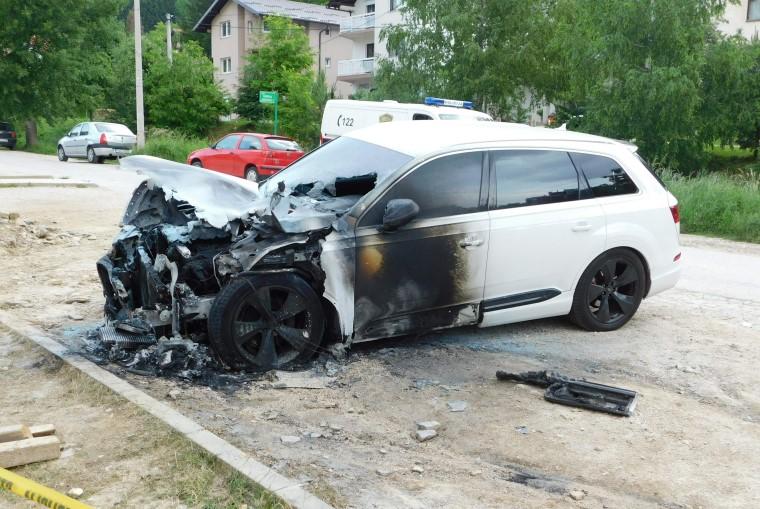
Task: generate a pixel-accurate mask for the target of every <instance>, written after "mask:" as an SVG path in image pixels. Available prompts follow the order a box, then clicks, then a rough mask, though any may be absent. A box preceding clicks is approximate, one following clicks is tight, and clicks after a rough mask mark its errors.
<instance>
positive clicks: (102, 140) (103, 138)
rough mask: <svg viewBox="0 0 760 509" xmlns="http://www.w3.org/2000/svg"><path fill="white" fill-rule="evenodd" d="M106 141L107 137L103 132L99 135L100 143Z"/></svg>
mask: <svg viewBox="0 0 760 509" xmlns="http://www.w3.org/2000/svg"><path fill="white" fill-rule="evenodd" d="M106 143H108V138H107V137H106V133H103V134H101V135H100V144H101V145H105V144H106Z"/></svg>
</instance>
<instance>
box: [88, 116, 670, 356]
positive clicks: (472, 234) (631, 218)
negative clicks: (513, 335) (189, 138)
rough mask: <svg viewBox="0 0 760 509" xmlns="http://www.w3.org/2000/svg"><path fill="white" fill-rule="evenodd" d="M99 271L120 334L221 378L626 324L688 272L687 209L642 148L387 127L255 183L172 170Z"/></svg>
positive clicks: (492, 126) (416, 125) (147, 164)
mask: <svg viewBox="0 0 760 509" xmlns="http://www.w3.org/2000/svg"><path fill="white" fill-rule="evenodd" d="M122 166H124V167H128V168H133V169H138V170H140V171H142V172H143V173H144V174H146V175H147V176H148V177H149V179H148V181H147V182H144V183H143V184H142V185H141V186H140V187H139V188H138V189H137V190H136V191H135V194H134V197H133V198H132V200H131V202H130V204H129V206H128V209H127V212H126V214H125V217H124V226H123V229H122V231H121V233H120V235H119V236H118V237H117V238H116V240H115V242H114V244H113V248H112V250H111V252H110V253H108V255H106V256H104V257H103V258H102V259H101V260H100V261H99V262H98V270H99V273H100V277H101V280H102V283H103V287H104V290H105V296H106V306H105V310H106V314H107V316H108V317H109V320H110V321H111V323H116V324H119V323H122V324H128V326H127V328H126V329H123V330H129V329H130V328H132V329H135V328H136V329H135V330H141V331H150V333H151V334H155V335H165V336H171V335H173V336H175V337H178V336H182V337H192V338H195V339H197V340H198V341H205V340H208V342H209V343H210V345H211V347H212V349H213V350H214V351H215V352H216V353H217V355H218V356H219V358H221V359H222V360H223V361H224V362H225V363H226V364H227V365H229V366H231V367H233V368H236V369H240V368H255V369H268V368H271V367H282V366H285V365H289V364H293V363H298V362H300V361H303V360H305V359H307V358H308V357H310V356H311V355H312V354H313V353H314V352H315V351H316V349H317V348H318V347H319V346H320V345H321V344H323V342H325V341H328V340H330V341H335V340H337V341H340V342H343V343H344V344H346V345H349V346H350V344H351V343H352V342H358V341H365V340H372V339H376V338H385V337H390V336H399V335H405V334H410V333H415V334H416V333H421V332H425V331H432V330H437V329H443V328H448V327H458V326H463V325H478V326H480V327H487V326H492V325H500V324H506V323H512V322H518V321H523V320H532V319H536V318H544V317H551V316H560V315H569V316H570V318H571V319H572V320H573V321H574V322H575V323H577V324H578V325H580V326H581V327H584V328H586V329H589V330H594V331H611V330H614V329H617V328H619V327H621V326H622V325H623V324H625V323H626V322H627V321H628V320H629V319H630V318H631V317H632V316H633V315H634V313H635V312H636V310H637V308H638V307H639V304H640V303H641V300H642V299H643V298H644V297H646V296H647V295H653V294H655V293H658V292H661V291H663V290H665V289H667V288H670V287H672V286H673V285H674V284H675V283H676V281H677V279H678V276H679V265H680V264H679V260H680V249H679V244H678V231H679V218H678V207H677V203H676V200H675V198H674V197H673V196H672V195H671V194H670V193H669V192H668V191H667V190H666V189H665V188H664V186H663V185H662V184H661V182H659V180H658V178H657V177H656V176H655V175H654V174H653V173H652V172H651V171H650V170H648V168H647V166H646V165H645V163H644V162H643V160H642V159H641V158H639V157H638V155H637V154H636V149H635V147H634V146H632V145H629V144H625V143H621V142H617V141H613V140H610V139H606V138H600V137H596V136H591V135H586V134H580V133H574V132H569V131H562V130H551V129H542V128H531V127H527V126H523V125H517V124H500V123H482V124H472V123H467V124H461V123H459V122H429V123H426V122H413V123H412V122H409V123H403V122H398V123H397V122H393V123H387V124H379V125H376V126H372V127H369V128H367V129H363V130H358V131H354V132H352V133H349V134H347V135H345V136H343V137H341V138H338V139H336V140H334V141H332V142H330V143H328V144H325V145H323V146H321V147H320V148H318V149H317V150H315V151H313V152H311V153H310V154H308V155H306V156H305V157H304V158H302V159H300V160H298V161H297V162H295V163H294V164H292V165H291V166H289V167H288V168H287V169H285V170H284V171H283V172H281V173H279V174H278V175H277V176H276V178H273V179H270V181H268V182H267V183H266V184H264V185H263V186H262V187H261V189H258V187H257V186H256V184H253V183H250V182H246V181H243V180H240V179H235V178H232V177H228V176H225V175H221V174H218V173H212V172H208V171H206V170H203V169H199V168H193V167H189V166H185V165H179V164H176V163H170V162H167V161H163V160H160V159H154V158H148V157H140V156H137V157H130V158H127V159H124V160H123V161H122Z"/></svg>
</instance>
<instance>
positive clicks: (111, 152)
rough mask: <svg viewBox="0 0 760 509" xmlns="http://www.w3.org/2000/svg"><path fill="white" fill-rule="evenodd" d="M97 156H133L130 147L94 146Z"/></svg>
mask: <svg viewBox="0 0 760 509" xmlns="http://www.w3.org/2000/svg"><path fill="white" fill-rule="evenodd" d="M92 149H93V150H94V151H95V154H96V155H98V156H102V157H122V156H128V155H131V154H132V147H131V146H130V145H101V144H97V145H92Z"/></svg>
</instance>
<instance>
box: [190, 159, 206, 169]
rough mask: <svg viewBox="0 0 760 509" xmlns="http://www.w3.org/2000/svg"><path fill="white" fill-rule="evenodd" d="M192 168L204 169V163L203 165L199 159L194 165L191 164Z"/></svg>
mask: <svg viewBox="0 0 760 509" xmlns="http://www.w3.org/2000/svg"><path fill="white" fill-rule="evenodd" d="M190 166H195V167H196V168H203V163H201V162H200V161H199V160H198V159H195V160H194V161H193V162H192V163H190Z"/></svg>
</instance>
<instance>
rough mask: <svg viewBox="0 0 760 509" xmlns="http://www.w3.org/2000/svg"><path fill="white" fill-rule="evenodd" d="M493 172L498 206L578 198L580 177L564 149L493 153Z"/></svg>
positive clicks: (511, 206)
mask: <svg viewBox="0 0 760 509" xmlns="http://www.w3.org/2000/svg"><path fill="white" fill-rule="evenodd" d="M493 171H494V173H495V182H496V200H495V208H497V209H510V208H516V207H529V206H532V205H545V204H549V203H561V202H567V201H574V200H578V199H579V198H580V179H579V178H578V172H577V171H576V170H575V167H574V166H573V163H572V161H571V160H570V156H569V155H568V154H567V152H563V151H555V150H505V151H499V152H494V153H493Z"/></svg>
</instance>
